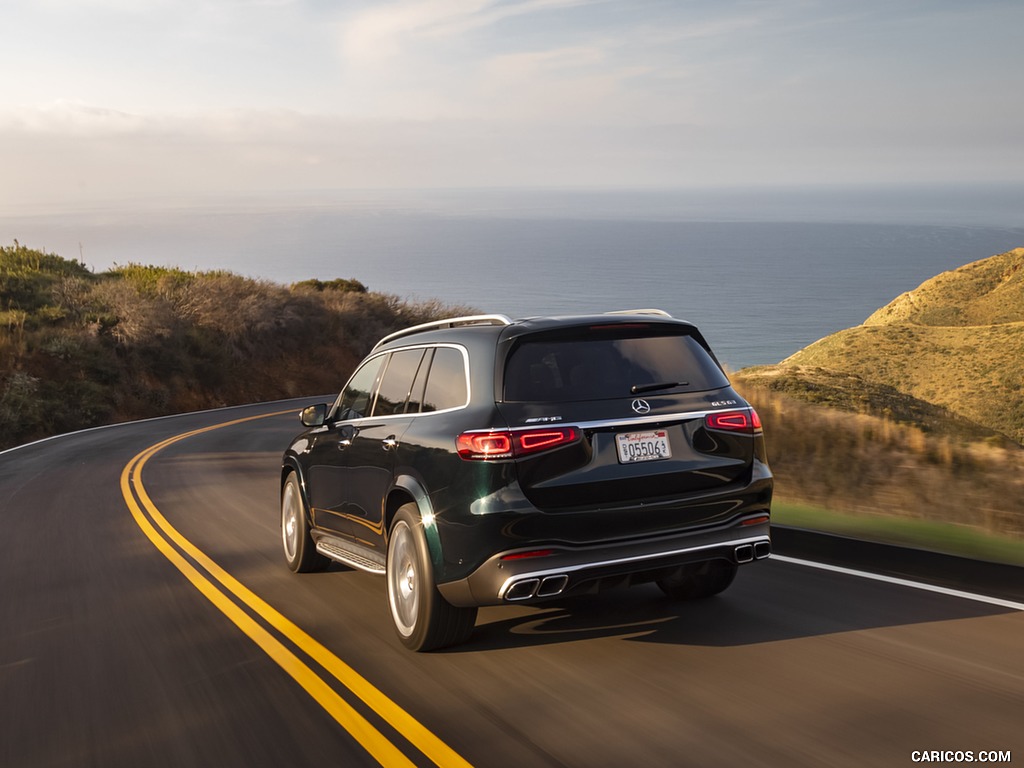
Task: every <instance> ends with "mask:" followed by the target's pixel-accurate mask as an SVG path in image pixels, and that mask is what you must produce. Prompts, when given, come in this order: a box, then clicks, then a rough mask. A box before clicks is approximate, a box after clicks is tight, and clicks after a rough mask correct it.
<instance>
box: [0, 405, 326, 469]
mask: <svg viewBox="0 0 1024 768" xmlns="http://www.w3.org/2000/svg"><path fill="white" fill-rule="evenodd" d="M316 397H317V396H316V395H312V396H310V397H301V396H300V397H286V398H283V399H281V400H268V401H267V402H265V403H244V404H242V405H225V406H223V407H221V408H208V409H206V410H201V411H185V412H184V413H168V414H166V415H164V416H152V417H150V418H148V419H136V420H135V421H119V422H116V423H114V424H100V425H99V426H98V427H87V428H85V429H78V430H75V431H74V432H62V433H61V434H59V435H50V436H49V437H43V438H40V439H39V440H33V441H32V442H31V443H23V444H21V445H15V446H12V447H10V448H5V449H4V450H2V451H0V456H3V455H5V454H8V453H14V451H20V450H21V449H22V448H31V447H32V446H33V445H41V444H43V443H48V442H50V441H51V440H61V439H63V438H65V437H72V436H74V435H84V434H86V433H88V432H99V431H100V430H101V429H111V428H113V427H123V426H126V425H128V424H148V423H149V422H151V421H166V420H168V419H179V418H181V417H183V416H196V415H198V414H203V413H220V412H221V411H234V410H238V409H240V408H258V407H260V406H263V405H266V406H271V405H279V404H281V403H290V402H294V401H309V402H313V401H314V400H316ZM297 413H298V411H296V414H297Z"/></svg>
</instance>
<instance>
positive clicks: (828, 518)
mask: <svg viewBox="0 0 1024 768" xmlns="http://www.w3.org/2000/svg"><path fill="white" fill-rule="evenodd" d="M772 522H774V523H776V524H778V525H788V526H791V527H793V528H805V529H808V530H812V531H824V532H826V533H834V534H837V535H840V536H848V537H850V538H852V539H860V540H861V541H877V542H880V543H883V544H895V545H897V546H905V547H913V548H915V549H927V550H930V551H932V552H942V553H945V554H947V555H958V556H959V557H970V558H973V559H975V560H988V561H990V562H995V563H1007V564H1009V565H1020V566H1024V546H1021V542H1020V539H1016V538H1012V537H1009V536H998V535H995V534H990V533H985V532H984V531H979V530H977V529H974V528H968V527H966V526H962V525H956V524H954V523H934V522H931V521H928V520H914V519H911V518H905V517H893V516H886V515H872V516H864V515H851V514H845V513H842V512H835V511H833V510H829V509H823V508H820V507H810V506H806V505H804V504H794V503H792V502H786V501H779V502H776V503H775V504H773V505H772Z"/></svg>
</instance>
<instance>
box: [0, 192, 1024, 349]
mask: <svg viewBox="0 0 1024 768" xmlns="http://www.w3.org/2000/svg"><path fill="white" fill-rule="evenodd" d="M14 239H17V240H19V241H20V242H21V243H22V244H23V245H26V246H29V247H32V248H39V249H43V250H48V251H51V252H54V253H58V254H59V255H61V256H64V257H65V258H73V259H81V260H82V261H84V262H85V263H86V264H87V265H89V266H90V267H91V268H93V269H94V270H96V271H102V270H105V269H109V268H110V267H111V266H113V265H115V264H128V263H132V262H135V263H143V264H163V265H174V266H179V267H182V268H185V269H204V270H207V269H227V270H230V271H232V272H236V273H239V274H243V275H247V276H250V277H255V278H261V279H267V280H271V281H274V282H280V283H291V282H296V281H299V280H304V279H308V278H320V279H331V278H335V277H344V278H355V279H357V280H360V281H361V282H363V283H364V284H366V285H367V286H369V287H370V288H371V289H372V290H376V291H381V292H385V293H390V294H395V295H398V296H400V297H403V298H407V299H412V300H429V299H437V300H440V301H443V302H445V303H449V304H456V305H466V306H470V307H474V308H476V309H477V310H480V311H482V312H487V313H494V312H497V313H504V314H507V315H510V316H512V317H525V316H530V315H537V314H565V313H577V312H604V311H609V310H618V309H630V308H638V307H657V308H660V309H664V310H666V311H667V312H670V313H671V314H672V315H674V316H676V317H681V318H684V319H687V320H690V321H692V322H694V323H696V324H697V325H698V326H699V327H700V328H701V330H702V331H703V332H704V335H705V336H706V337H707V338H708V340H709V341H710V342H711V345H712V347H713V348H714V349H715V350H716V352H717V354H718V355H719V357H720V359H721V360H722V361H723V362H724V363H725V364H726V365H727V366H728V367H730V368H733V369H738V368H742V367H745V366H749V365H758V364H769V363H776V362H779V361H780V360H782V359H784V358H785V357H787V356H789V355H791V354H793V353H794V352H796V351H797V350H799V349H801V348H803V347H804V346H806V345H808V344H810V343H812V342H813V341H815V340H817V339H819V338H821V337H822V336H826V335H828V334H830V333H833V332H835V331H838V330H841V329H843V328H848V327H851V326H854V325H857V324H859V323H861V322H863V320H864V319H865V318H866V317H867V316H868V315H870V314H871V313H872V312H873V311H874V310H875V309H877V308H878V307H880V306H883V305H884V304H886V303H888V302H889V301H891V300H892V299H893V298H895V297H896V296H898V295H899V294H900V293H903V292H904V291H908V290H911V289H913V288H915V287H916V286H917V285H919V284H920V283H921V282H922V281H924V280H926V279H928V278H929V277H932V276H933V275H935V274H938V273H939V272H943V271H945V270H948V269H953V268H955V267H957V266H960V265H962V264H966V263H968V262H971V261H976V260H978V259H983V258H986V257H988V256H991V255H993V254H996V253H1002V252H1004V251H1006V250H1009V249H1011V248H1015V247H1021V246H1024V186H1022V185H1003V186H985V187H982V186H974V187H928V188H924V187H919V188H910V187H889V188H874V189H872V188H867V187H862V188H818V189H795V188H789V189H770V188H761V189H742V190H738V189H715V190H676V191H671V190H667V191H654V190H641V191H637V190H632V191H631V190H615V191H610V190H609V191H581V190H559V191H552V190H546V191H531V190H444V191H430V190H415V191H401V192H395V191H348V192H318V193H303V194H278V195H272V194H261V195H255V194H254V195H250V196H247V197H237V198H232V199H218V200H200V201H187V202H183V201H146V202H140V201H128V202H121V203H104V204H97V205H93V206H88V207H87V206H82V205H80V204H79V205H69V206H63V207H61V208H59V209H57V208H51V209H49V210H38V209H32V208H28V207H25V208H22V209H20V210H5V211H0V242H3V243H5V244H10V243H11V242H12V241H13V240H14ZM327 342H329V340H325V343H327Z"/></svg>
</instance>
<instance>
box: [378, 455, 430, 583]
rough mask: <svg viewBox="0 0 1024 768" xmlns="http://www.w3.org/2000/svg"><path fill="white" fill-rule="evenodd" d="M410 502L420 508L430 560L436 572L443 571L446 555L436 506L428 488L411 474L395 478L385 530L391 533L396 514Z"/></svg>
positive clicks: (389, 495) (385, 513)
mask: <svg viewBox="0 0 1024 768" xmlns="http://www.w3.org/2000/svg"><path fill="white" fill-rule="evenodd" d="M409 503H412V504H415V505H416V508H417V509H418V510H419V518H420V522H421V523H423V533H424V535H425V537H426V539H427V548H428V549H429V550H430V562H431V563H432V564H433V566H434V569H435V573H441V572H442V569H443V566H444V556H443V553H442V548H441V536H440V534H439V533H438V530H437V520H436V518H435V516H434V506H433V504H431V502H430V496H428V495H427V491H426V489H425V488H424V487H423V486H422V485H421V484H420V482H419V481H418V480H417V479H416V478H414V477H412V476H411V475H398V476H397V477H396V478H395V483H394V486H393V487H392V488H391V491H390V492H389V493H388V497H387V499H386V501H385V507H384V530H385V531H387V532H388V534H389V535H390V531H391V524H392V523H393V522H394V520H395V515H396V514H397V513H398V510H399V509H401V508H402V507H403V506H404V505H405V504H409Z"/></svg>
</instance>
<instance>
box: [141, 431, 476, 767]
mask: <svg viewBox="0 0 1024 768" xmlns="http://www.w3.org/2000/svg"><path fill="white" fill-rule="evenodd" d="M288 412H290V411H288ZM282 413H287V412H277V413H270V414H263V415H260V416H250V417H248V418H243V419H235V420H233V421H227V422H224V423H222V424H215V425H213V426H209V427H204V428H203V429H196V430H193V431H191V432H186V433H183V434H180V435H176V436H174V437H171V438H168V439H167V440H164V441H162V442H160V443H157V444H155V445H152V446H150V447H149V448H147V449H145V450H144V451H142V452H141V453H139V454H138V455H136V456H135V457H134V458H133V459H132V460H131V461H129V462H128V464H127V465H125V468H124V471H123V472H122V473H121V493H122V495H123V496H124V500H125V503H126V504H127V505H128V509H129V510H130V511H131V513H132V517H134V518H135V522H136V523H137V524H138V526H139V528H141V529H142V532H143V533H145V534H146V536H147V537H148V538H149V540H150V541H151V542H153V545H154V546H155V547H156V548H157V549H158V550H159V551H160V553H161V554H162V555H163V556H164V557H166V558H167V559H168V560H170V561H171V563H173V564H174V566H175V567H176V568H177V569H178V570H179V571H181V572H182V574H184V576H185V578H187V579H188V580H189V581H190V582H192V585H193V586H194V587H195V588H196V589H198V590H199V591H200V592H201V593H202V594H203V595H204V596H205V597H206V599H207V600H209V601H210V602H211V603H213V604H214V605H215V606H216V607H217V608H218V609H219V610H220V611H221V613H223V614H224V615H225V616H227V617H228V618H229V619H230V620H231V621H232V622H234V624H235V626H237V627H238V628H239V629H240V630H242V632H244V633H245V634H246V635H247V636H248V637H249V638H250V639H251V640H252V641H253V642H254V643H256V645H258V646H259V647H260V648H262V649H263V651H264V652H265V653H266V654H267V655H268V656H269V657H270V658H271V659H273V660H274V662H276V663H277V664H278V666H280V667H281V669H283V670H284V671H285V672H287V673H288V674H289V675H291V677H292V678H293V679H294V680H295V682H297V683H298V684H299V685H301V686H302V687H303V688H304V689H305V690H306V692H307V693H308V694H309V695H310V696H312V697H313V699H314V700H315V701H316V702H317V703H318V704H319V705H320V706H321V707H323V708H324V710H326V711H327V713H328V714H329V715H330V716H331V717H333V718H334V719H335V721H337V723H338V724H339V725H340V726H341V727H343V728H344V729H345V730H346V731H348V732H349V733H350V734H351V735H352V736H353V738H355V740H356V741H358V742H359V744H361V745H362V747H363V748H364V749H365V750H366V751H367V752H368V753H369V754H370V755H372V756H373V757H374V758H375V759H376V760H377V762H379V763H380V764H381V765H384V766H412V765H414V763H413V762H412V761H411V760H410V759H409V758H408V757H407V756H406V755H405V754H404V753H403V752H401V751H400V750H399V749H398V748H397V747H396V746H395V745H394V744H392V743H391V741H390V740H389V739H388V738H387V737H385V736H384V734H382V733H381V732H380V731H379V730H378V729H377V728H376V727H374V725H373V724H372V723H370V722H369V721H368V720H367V719H366V718H365V717H363V716H362V715H361V714H360V713H359V712H357V711H356V710H355V709H354V708H353V707H352V706H351V705H350V704H349V703H348V702H347V701H345V699H344V698H342V697H341V696H340V695H339V694H338V693H337V691H335V690H334V688H332V687H331V685H329V684H328V683H327V682H325V681H324V680H323V679H322V678H321V677H320V675H318V674H317V673H316V672H314V671H313V670H312V669H311V668H310V667H309V665H308V664H307V663H306V662H305V661H303V660H302V659H301V658H300V657H299V656H298V655H296V654H295V653H294V652H292V651H291V650H290V649H289V648H288V647H287V646H285V645H284V643H282V642H281V640H280V639H279V638H278V637H277V636H275V635H274V634H273V633H272V632H271V631H269V630H268V629H267V626H269V627H270V628H272V629H273V630H276V632H277V633H279V634H280V635H281V636H283V637H284V638H286V639H287V640H289V641H291V643H292V644H294V646H295V647H297V648H298V649H299V650H301V651H302V653H304V654H305V655H306V656H307V657H309V659H311V660H313V661H314V662H316V663H317V664H319V665H320V666H321V667H322V668H323V669H325V670H326V671H327V672H329V673H330V674H331V676H333V677H334V679H335V680H337V681H338V682H339V683H341V685H343V686H344V687H345V688H347V689H348V690H349V691H351V692H352V693H353V694H355V696H357V697H358V698H359V699H361V700H362V701H363V703H365V704H366V705H367V706H368V707H369V708H370V709H371V710H372V711H373V712H375V713H376V714H377V715H378V716H379V717H380V718H381V719H383V720H384V721H385V722H386V723H387V724H388V725H390V726H391V727H392V728H393V729H394V730H396V731H397V732H398V733H399V734H401V736H402V737H404V738H405V739H406V740H408V741H409V743H411V744H412V745H413V746H414V747H416V748H417V749H418V750H419V751H420V752H422V753H423V755H425V756H426V757H427V758H429V759H430V760H432V761H433V762H434V763H435V764H436V765H439V766H444V767H445V768H447V767H448V766H459V767H460V768H469V763H468V762H466V760H464V759H463V758H462V757H461V756H460V755H458V754H457V753H456V752H455V751H454V750H453V749H452V748H451V747H449V746H448V745H447V744H445V743H444V742H443V741H441V740H440V739H439V738H437V736H435V735H434V734H433V733H431V732H430V731H429V730H427V729H426V728H425V727H424V726H423V725H421V724H420V723H419V721H417V720H416V719H415V718H414V717H412V715H410V714H409V713H408V712H406V711H405V710H404V709H402V708H401V707H399V706H398V705H397V704H395V703H394V702H393V701H391V699H389V698H388V697H387V696H385V695H384V694H383V693H381V692H380V691H378V690H377V689H376V688H374V687H373V686H372V685H371V684H370V683H369V682H368V681H367V680H366V679H365V678H363V677H362V676H361V675H359V674H358V673H357V672H356V671H355V670H354V669H352V668H351V667H350V666H348V665H347V664H346V663H345V662H343V661H342V660H341V659H339V658H338V657H337V656H335V655H334V654H333V653H331V652H330V651H329V650H327V648H325V647H324V646H323V645H321V644H320V643H319V642H317V641H316V640H314V639H313V638H312V637H310V636H309V635H308V634H307V633H306V632H304V631H303V630H302V629H300V628H299V627H298V626H296V625H295V624H293V623H292V622H291V621H289V620H288V619H287V618H285V617H284V616H283V615H282V614H281V613H279V612H278V611H276V610H275V609H274V608H272V607H271V606H270V605H269V604H268V603H266V602H265V601H264V600H263V599H262V598H260V597H259V596H258V595H256V594H255V593H253V592H252V591H250V590H249V589H247V588H246V587H245V586H244V585H243V584H241V583H240V582H239V581H238V580H237V579H235V578H234V577H233V576H232V575H231V574H229V573H228V572H227V571H225V570H224V569H223V568H221V567H220V566H219V565H217V564H216V563H215V562H213V560H211V559H210V558H209V557H208V556H207V555H206V554H205V553H204V552H202V551H201V550H200V549H198V548H197V547H196V546H195V545H194V544H193V543H192V542H191V541H189V540H188V539H186V538H185V537H184V536H182V535H181V534H180V533H179V532H178V531H177V529H175V528H174V526H172V525H171V524H170V523H169V522H168V521H167V519H166V518H165V517H164V516H163V515H162V514H161V513H160V510H159V509H157V506H156V505H155V504H154V503H153V500H152V499H151V498H150V497H149V494H148V493H146V488H145V486H144V485H143V483H142V469H143V467H145V465H146V462H147V461H149V460H150V459H151V458H153V456H155V455H156V454H157V453H159V452H160V451H162V450H163V449H164V448H166V447H168V446H170V445H173V444H174V443H177V442H180V441H182V440H187V439H188V438H190V437H194V436H196V435H201V434H203V433H204V432H211V431H213V430H216V429H223V428H224V427H230V426H234V425H236V424H242V423H245V422H247V421H254V420H256V419H264V418H269V417H271V416H280V415H281V414H282ZM185 555H187V556H188V558H191V561H192V562H190V561H189V559H188V558H186V557H185ZM193 562H194V563H195V564H196V565H198V566H200V568H202V570H200V568H197V567H196V565H193ZM203 571H205V573H204V572H203ZM211 577H212V578H211ZM214 581H216V582H217V583H216V584H215V583H214ZM218 584H219V586H218ZM229 593H230V595H232V596H233V598H232V597H229V596H228V594H229ZM236 601H237V602H236ZM242 605H244V606H246V607H248V608H249V610H251V611H252V612H253V613H254V614H256V615H257V616H259V617H260V618H261V619H262V620H263V622H265V624H266V625H267V626H264V624H263V623H261V622H259V621H257V620H256V619H255V618H253V616H250V615H249V613H247V612H246V611H245V610H243V609H242V607H241V606H242Z"/></svg>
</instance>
